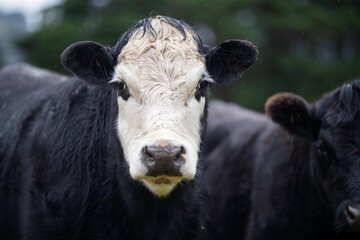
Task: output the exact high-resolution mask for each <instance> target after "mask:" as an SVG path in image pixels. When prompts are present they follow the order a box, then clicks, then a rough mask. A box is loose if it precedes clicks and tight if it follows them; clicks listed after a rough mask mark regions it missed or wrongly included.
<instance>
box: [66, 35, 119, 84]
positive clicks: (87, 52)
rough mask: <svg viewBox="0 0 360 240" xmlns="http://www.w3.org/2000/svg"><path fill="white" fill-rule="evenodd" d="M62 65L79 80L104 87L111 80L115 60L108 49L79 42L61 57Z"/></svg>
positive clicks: (88, 42)
mask: <svg viewBox="0 0 360 240" xmlns="http://www.w3.org/2000/svg"><path fill="white" fill-rule="evenodd" d="M60 60H61V63H62V64H63V65H64V66H65V67H66V68H67V69H68V70H70V71H71V72H72V73H74V74H75V75H76V76H78V77H79V78H81V79H83V80H85V81H87V82H89V83H91V84H98V85H103V84H106V83H107V82H108V81H109V80H110V79H111V75H112V73H113V70H114V65H115V60H114V57H113V56H112V54H111V52H110V50H109V49H108V48H105V47H103V46H102V45H100V44H98V43H95V42H91V41H84V42H77V43H74V44H72V45H70V46H69V47H67V48H66V49H65V50H64V52H63V53H62V54H61V56H60Z"/></svg>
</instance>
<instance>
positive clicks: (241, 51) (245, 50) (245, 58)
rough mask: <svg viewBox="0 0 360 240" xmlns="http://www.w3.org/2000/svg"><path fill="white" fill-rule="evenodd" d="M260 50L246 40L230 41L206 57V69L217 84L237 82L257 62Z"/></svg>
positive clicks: (213, 49) (223, 43) (217, 47)
mask: <svg viewBox="0 0 360 240" xmlns="http://www.w3.org/2000/svg"><path fill="white" fill-rule="evenodd" d="M257 56H258V50H257V48H256V46H254V45H253V44H252V43H251V42H248V41H245V40H228V41H224V42H222V43H221V44H219V45H218V46H216V47H214V48H212V49H211V50H210V51H209V53H208V54H207V55H206V68H207V71H208V72H209V74H210V75H211V77H212V78H213V79H214V80H215V82H216V83H217V84H223V83H227V82H230V81H231V80H235V79H237V78H239V77H241V75H242V74H243V72H244V71H245V70H246V69H248V68H249V67H250V66H251V65H252V64H254V63H255V62H256V61H257Z"/></svg>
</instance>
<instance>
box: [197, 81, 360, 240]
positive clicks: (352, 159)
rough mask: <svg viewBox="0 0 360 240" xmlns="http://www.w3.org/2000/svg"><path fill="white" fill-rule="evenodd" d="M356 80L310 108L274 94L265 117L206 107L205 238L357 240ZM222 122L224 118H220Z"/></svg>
mask: <svg viewBox="0 0 360 240" xmlns="http://www.w3.org/2000/svg"><path fill="white" fill-rule="evenodd" d="M359 103H360V80H354V81H351V82H349V83H346V84H344V85H343V86H341V87H339V88H337V89H335V90H333V91H331V92H329V93H327V94H325V95H324V96H323V97H322V98H320V99H319V100H317V101H315V102H314V103H312V104H310V103H308V102H307V101H306V100H304V99H303V98H302V97H301V96H298V95H296V94H293V93H279V94H275V95H274V96H272V97H270V98H269V99H268V100H267V102H266V104H265V113H266V115H267V116H268V117H269V118H270V119H271V120H272V121H271V120H270V119H268V118H267V117H266V116H265V115H262V114H257V113H254V112H251V111H250V112H249V111H248V110H244V109H242V108H240V107H237V108H236V107H234V106H230V105H229V104H224V103H222V104H221V111H222V112H225V113H226V112H227V114H228V115H232V116H234V117H233V118H235V119H237V120H235V121H234V120H231V121H230V120H229V119H230V117H229V116H226V115H225V114H224V113H223V114H221V111H220V110H219V107H212V105H210V108H209V122H208V123H209V125H208V132H209V136H213V137H214V136H216V134H218V133H219V132H220V133H219V134H220V135H219V136H221V139H218V140H216V142H214V141H213V140H211V139H210V140H207V139H206V138H207V137H206V138H205V140H204V142H205V143H206V144H209V145H208V146H209V149H208V150H207V152H208V157H207V158H206V159H207V161H208V163H207V164H208V169H207V171H206V181H207V184H209V187H210V189H211V194H212V195H213V196H215V197H213V198H212V199H211V203H210V206H211V212H210V213H209V214H210V217H211V219H215V220H214V221H213V222H211V225H210V226H209V231H210V232H212V234H211V235H210V236H213V238H212V239H246V240H255V239H277V240H279V239H280V240H281V239H292V240H305V239H306V240H313V239H314V240H315V239H360V151H359V150H360V148H359V144H360V137H359V136H360V135H359V134H360V124H359V123H360V107H359ZM224 115H225V116H226V117H223V116H224Z"/></svg>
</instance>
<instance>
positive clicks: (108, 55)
mask: <svg viewBox="0 0 360 240" xmlns="http://www.w3.org/2000/svg"><path fill="white" fill-rule="evenodd" d="M256 59H257V50H256V47H255V46H253V45H252V44H251V43H249V42H247V41H242V40H229V41H226V42H223V43H221V44H220V45H218V46H217V47H215V48H211V49H210V48H209V47H207V46H206V45H204V44H203V43H202V41H201V39H200V38H199V36H198V35H197V34H196V33H195V32H194V31H193V30H192V29H191V28H190V27H189V26H188V25H186V24H185V23H183V22H181V21H178V20H175V19H172V18H169V17H164V16H156V17H151V18H148V19H144V20H141V21H139V22H137V23H135V24H134V25H133V26H132V27H131V28H130V29H129V30H128V31H127V32H126V33H125V34H124V35H123V36H122V37H121V38H120V40H119V42H118V43H117V44H116V45H115V46H114V47H112V48H107V47H103V46H101V45H100V44H98V43H94V42H79V43H75V44H73V45H71V46H70V47H68V48H67V49H66V50H65V51H64V52H63V54H62V55H61V61H62V63H63V65H64V66H65V67H66V68H67V69H69V70H70V71H71V72H73V73H74V74H75V76H74V77H66V76H62V75H59V74H56V73H51V72H48V71H45V70H40V69H37V68H34V67H30V66H27V65H14V66H9V67H7V68H4V69H3V70H2V71H1V72H0V116H1V118H0V126H1V128H0V212H1V214H0V236H1V237H0V238H1V239H34V240H35V239H36V240H40V239H52V240H56V239H67V240H68V239H109V240H110V239H194V238H196V237H199V236H201V235H202V232H203V231H204V219H205V217H206V208H205V204H206V201H205V198H206V192H205V191H204V186H203V184H202V176H201V175H200V174H197V169H198V168H199V165H200V164H201V161H200V160H199V159H201V155H200V152H201V151H200V149H201V147H202V138H203V132H204V130H205V127H206V116H207V92H208V86H210V85H217V84H222V83H226V82H229V81H230V80H232V79H235V78H237V77H239V76H240V75H241V74H242V73H243V72H244V71H245V70H246V69H247V68H248V67H249V66H251V65H252V64H253V63H254V62H255V61H256Z"/></svg>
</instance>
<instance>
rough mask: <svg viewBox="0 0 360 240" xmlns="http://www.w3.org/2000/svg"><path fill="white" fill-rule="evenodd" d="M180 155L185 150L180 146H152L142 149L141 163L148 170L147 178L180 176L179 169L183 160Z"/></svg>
mask: <svg viewBox="0 0 360 240" xmlns="http://www.w3.org/2000/svg"><path fill="white" fill-rule="evenodd" d="M182 154H185V150H184V148H183V147H181V146H174V145H171V144H168V145H165V146H164V145H152V146H145V147H144V149H143V158H142V160H143V163H144V164H145V166H146V167H147V168H148V173H147V175H148V176H153V177H156V176H160V175H167V176H181V173H180V168H181V166H182V165H183V164H184V162H185V160H184V157H183V156H182Z"/></svg>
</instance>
